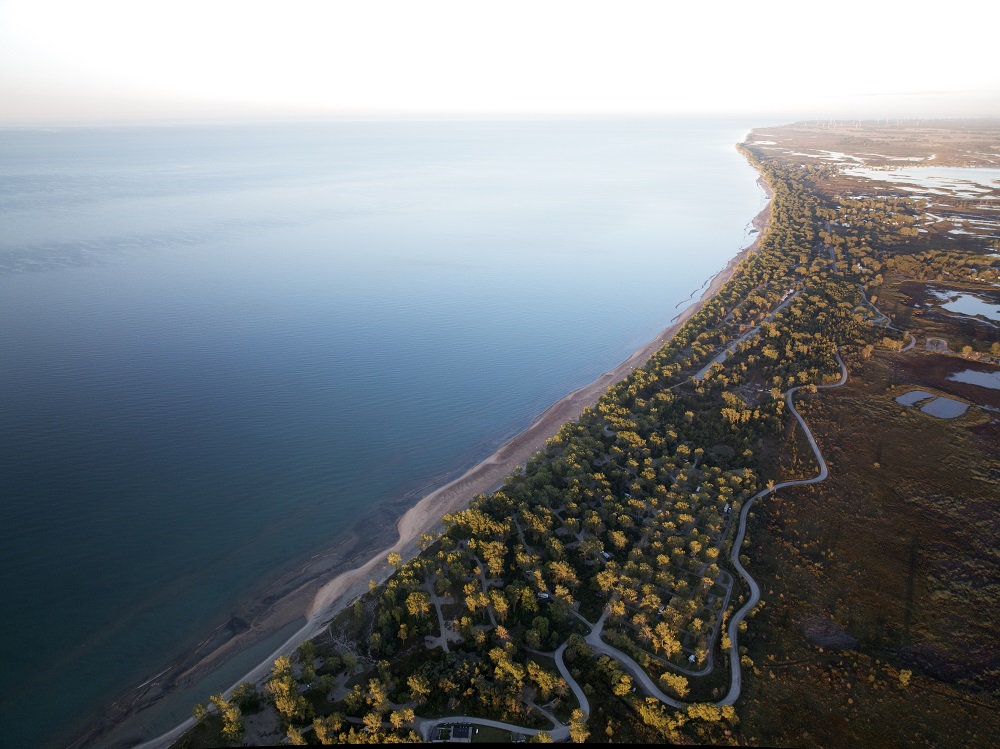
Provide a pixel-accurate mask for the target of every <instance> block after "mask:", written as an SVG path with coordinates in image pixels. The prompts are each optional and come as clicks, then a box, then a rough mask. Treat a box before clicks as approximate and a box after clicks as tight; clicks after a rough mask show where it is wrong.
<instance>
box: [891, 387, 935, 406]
mask: <svg viewBox="0 0 1000 749" xmlns="http://www.w3.org/2000/svg"><path fill="white" fill-rule="evenodd" d="M933 397H934V394H933V393H928V392H925V391H923V390H911V391H910V392H908V393H903V395H901V396H899V397H898V398H896V403H902V404H903V405H904V406H914V405H916V404H917V403H919V402H920V401H923V400H927V399H928V398H933Z"/></svg>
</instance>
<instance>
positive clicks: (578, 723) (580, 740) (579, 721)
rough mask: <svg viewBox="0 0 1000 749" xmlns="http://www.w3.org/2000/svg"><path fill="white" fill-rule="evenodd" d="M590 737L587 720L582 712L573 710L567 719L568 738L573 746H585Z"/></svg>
mask: <svg viewBox="0 0 1000 749" xmlns="http://www.w3.org/2000/svg"><path fill="white" fill-rule="evenodd" d="M589 737H590V729H589V728H587V719H586V718H585V717H584V715H583V711H582V710H574V711H573V715H572V716H570V719H569V738H570V740H571V741H572V742H573V743H574V744H585V743H587V739H588V738H589Z"/></svg>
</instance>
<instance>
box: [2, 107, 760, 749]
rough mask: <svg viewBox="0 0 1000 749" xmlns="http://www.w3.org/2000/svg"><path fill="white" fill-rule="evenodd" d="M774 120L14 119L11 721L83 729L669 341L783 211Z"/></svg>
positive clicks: (7, 410) (8, 571)
mask: <svg viewBox="0 0 1000 749" xmlns="http://www.w3.org/2000/svg"><path fill="white" fill-rule="evenodd" d="M746 129H747V128H746V126H744V125H743V124H742V123H734V122H692V121H660V120H631V121H629V120H603V121H600V120H589V121H569V120H567V121H544V122H526V121H509V122H367V123H366V122H342V123H335V124H297V125H289V124H285V125H240V126H236V125H227V126H222V125H218V126H199V127H182V126H175V127H105V128H92V129H86V128H83V129H70V128H67V129H54V130H3V131H0V227H2V231H0V518H2V520H0V594H2V600H3V602H4V616H3V635H2V637H0V662H2V663H3V664H4V667H3V672H4V678H3V679H2V680H0V723H2V724H3V725H4V737H5V740H9V741H11V742H13V744H12V745H15V746H24V745H29V744H35V743H37V742H38V741H39V740H41V741H43V742H44V743H48V744H51V745H60V744H64V743H66V742H67V740H69V739H71V738H72V736H73V735H74V732H75V731H78V730H79V729H80V726H81V725H83V724H84V723H86V722H87V720H88V719H90V718H91V717H92V716H94V715H95V714H97V712H98V710H99V709H100V708H101V706H102V705H105V704H106V703H108V702H109V701H110V700H112V699H113V698H114V697H115V696H116V695H117V694H119V693H120V692H122V691H123V690H124V689H126V688H128V687H130V686H134V685H136V684H138V683H140V682H143V681H145V680H146V679H148V678H150V677H151V676H153V675H154V674H156V673H158V672H159V671H161V670H163V669H164V668H165V667H166V666H167V665H168V664H169V663H170V662H171V660H172V659H174V658H176V657H177V655H178V654H179V653H181V652H183V651H184V650H185V649H186V648H189V647H191V646H192V645H193V644H195V643H197V642H198V641H200V640H201V639H203V638H204V637H205V636H206V635H207V634H208V633H209V632H210V631H211V630H212V629H213V628H215V627H217V626H218V625H219V624H220V623H223V622H225V621H227V620H228V618H229V617H230V616H231V615H232V614H233V612H235V611H238V610H239V607H240V606H241V605H242V604H243V603H245V602H246V601H247V599H248V598H249V597H252V596H254V595H257V594H259V592H260V591H261V590H262V588H263V587H264V586H266V585H267V583H268V582H269V581H271V580H273V579H274V577H275V576H276V575H277V574H278V573H279V572H282V571H286V570H288V569H290V568H291V567H293V566H294V565H296V564H297V563H301V561H302V560H303V559H306V558H308V557H310V556H311V555H313V554H315V553H317V552H318V551H320V550H323V549H326V548H328V547H331V546H334V545H338V544H341V545H342V546H343V547H344V555H345V556H344V559H348V558H350V554H351V553H352V552H357V551H358V550H359V549H361V548H362V547H363V546H364V545H365V544H368V545H370V544H371V543H374V542H376V541H379V540H380V539H381V540H383V541H388V540H390V539H389V538H388V537H380V536H378V532H377V531H376V529H378V528H387V527H389V528H391V527H392V524H393V522H394V519H395V518H396V517H398V515H399V514H401V513H402V511H403V510H405V508H406V507H407V506H408V505H409V504H412V502H413V501H415V499H416V497H415V496H414V494H413V493H414V491H415V490H418V489H421V488H427V487H429V486H430V485H432V484H433V483H435V482H439V481H441V480H442V479H443V478H445V477H447V476H449V475H452V474H454V473H456V472H459V471H461V470H464V469H465V468H467V467H469V466H470V465H471V464H472V463H474V462H475V461H477V460H478V459H480V458H482V457H485V456H486V455H488V454H489V453H491V452H492V451H493V450H494V449H495V448H496V447H497V446H498V445H499V444H501V443H502V442H503V441H504V440H506V439H507V438H509V437H510V436H512V435H513V434H515V433H517V432H518V431H520V430H521V429H523V428H524V427H525V426H527V424H528V423H529V422H530V421H531V419H532V418H533V417H534V416H535V415H537V414H538V413H540V412H541V411H542V410H544V408H545V407H546V406H548V405H549V404H550V403H552V402H553V401H555V400H556V399H558V398H559V397H560V396H562V395H564V394H565V393H567V392H568V391H570V390H572V389H574V388H576V387H578V386H580V385H583V384H585V383H587V382H589V381H591V380H592V379H594V378H595V377H596V376H598V375H599V374H600V373H601V372H603V371H604V370H606V369H608V368H610V367H612V366H614V365H615V364H616V363H618V362H619V361H621V360H623V359H624V358H626V357H627V356H628V355H629V354H630V353H631V352H632V351H633V350H635V349H636V348H638V347H639V346H641V345H642V344H644V343H645V342H647V341H649V340H651V339H652V338H653V336H654V335H655V334H656V333H657V332H658V331H659V330H661V329H662V328H664V327H665V326H666V325H667V324H668V323H669V321H670V319H671V318H672V317H673V316H674V315H675V314H676V313H677V312H678V311H679V309H678V308H677V306H678V304H681V306H683V304H682V303H683V302H684V300H685V299H687V298H688V297H689V296H690V295H691V293H692V292H693V291H695V290H697V289H699V287H701V286H702V284H703V283H704V282H705V281H706V279H708V278H709V277H710V276H712V275H713V274H714V273H716V272H717V271H718V270H719V269H720V268H721V267H722V266H723V265H724V264H725V263H726V262H727V261H728V260H729V258H730V257H732V256H733V255H734V254H735V253H736V252H737V250H738V249H739V248H740V247H741V246H742V245H743V244H744V243H745V240H746V235H745V230H746V227H747V224H748V222H749V221H750V219H751V218H752V217H753V216H754V215H755V214H756V213H757V211H758V210H759V209H760V208H761V206H762V194H761V192H760V190H759V188H758V187H757V186H756V185H755V179H756V174H755V173H754V172H753V170H752V169H751V168H750V167H749V166H748V165H747V164H746V163H745V162H744V161H743V159H742V158H741V157H740V156H739V154H738V153H737V152H736V150H735V149H734V144H735V143H736V142H737V141H739V140H740V139H741V138H742V136H743V135H744V133H745V132H746ZM244 670H245V669H244ZM219 678H221V679H230V681H231V680H232V678H233V677H232V675H229V676H225V677H219ZM225 686H228V682H227V683H207V684H204V685H202V687H201V688H200V691H199V690H196V691H197V695H198V698H199V699H200V700H204V699H205V697H206V696H207V695H208V694H209V691H210V690H211V691H219V690H220V689H221V688H223V687H225ZM191 701H193V700H191ZM191 701H188V700H187V699H186V698H185V700H183V701H182V702H183V704H181V705H180V706H179V707H176V708H175V709H174V710H173V712H169V711H167V712H161V714H160V715H159V716H158V717H156V718H155V719H154V720H151V721H147V724H145V725H144V726H143V728H142V730H144V731H146V732H147V737H148V736H151V735H152V734H153V733H154V732H156V731H159V730H163V729H166V728H169V727H170V726H171V725H172V724H173V723H174V722H176V721H177V720H179V719H182V718H184V717H187V716H188V715H190V704H191Z"/></svg>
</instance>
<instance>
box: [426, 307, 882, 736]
mask: <svg viewBox="0 0 1000 749" xmlns="http://www.w3.org/2000/svg"><path fill="white" fill-rule="evenodd" d="M866 301H867V300H866ZM869 304H870V302H869ZM834 356H835V357H836V359H837V364H839V365H840V379H839V380H838V381H837V382H835V383H832V384H830V385H817V386H816V387H817V388H823V389H826V388H835V387H841V386H842V385H845V384H846V383H847V365H845V364H844V360H843V359H842V358H841V357H840V352H839V351H837V352H835V353H834ZM803 387H809V386H808V385H799V386H796V387H793V388H791V389H790V390H789V391H788V392H787V393H785V401H786V402H787V403H788V407H789V409H790V410H791V412H792V415H793V416H794V417H795V418H796V420H797V421H798V422H799V425H800V426H801V427H802V429H803V431H804V432H805V435H806V439H808V440H809V446H810V447H811V448H812V451H813V454H814V455H815V456H816V462H817V464H818V465H819V473H818V474H817V475H816V476H814V477H813V478H810V479H796V480H794V481H782V482H781V483H780V484H775V485H774V486H772V487H769V488H767V489H764V490H762V491H760V492H758V493H757V494H755V495H754V496H753V497H751V498H750V499H749V500H747V502H746V503H745V504H744V505H743V507H742V509H741V510H740V524H739V528H737V530H736V538H735V540H734V541H733V548H732V552H731V555H730V558H731V560H732V562H733V566H734V567H735V568H736V570H737V571H738V572H739V573H740V576H741V577H742V578H743V579H744V580H745V581H746V583H747V586H748V587H749V588H750V598H749V600H747V602H746V603H745V604H743V607H742V608H741V609H740V610H739V611H737V612H736V613H735V614H734V615H733V617H732V619H730V620H729V641H730V648H729V666H730V674H731V678H730V684H729V692H727V693H726V696H725V697H723V698H722V699H721V700H719V701H718V702H716V703H715V705H716V706H717V707H723V706H725V705H733V704H735V703H736V700H738V699H739V697H740V692H741V691H742V688H743V672H742V670H741V668H740V653H739V626H740V622H742V621H743V620H744V619H745V618H746V616H747V614H749V613H750V611H752V610H753V608H754V606H756V605H757V604H758V603H759V602H760V586H759V585H758V584H757V581H756V580H754V579H753V577H751V576H750V573H749V572H747V570H746V568H745V567H744V566H743V564H742V562H740V549H741V548H742V546H743V539H744V538H745V537H746V528H747V517H748V516H749V514H750V508H751V507H752V506H753V504H754V502H756V501H757V500H758V499H761V498H762V497H766V496H767V495H768V494H771V493H772V492H776V491H778V490H779V489H786V488H788V487H789V486H802V485H804V484H818V483H819V482H820V481H823V480H825V479H826V477H827V475H829V470H828V468H827V465H826V460H825V459H824V458H823V453H821V452H820V449H819V446H818V445H817V444H816V438H815V437H813V433H812V432H811V431H810V429H809V425H808V424H806V420H805V419H804V418H802V414H800V413H799V412H798V411H797V410H796V408H795V403H794V400H793V397H794V395H795V393H796V392H797V391H798V390H800V389H801V388H803ZM573 613H574V614H575V615H576V617H577V618H578V619H580V621H582V622H584V623H585V624H586V625H587V626H588V627H590V634H588V635H587V636H586V637H585V638H584V639H585V640H586V642H587V644H588V645H590V647H591V648H593V650H594V651H595V652H598V653H602V654H603V655H607V656H609V657H611V658H614V659H615V660H616V661H618V662H619V663H620V664H621V665H622V667H623V668H624V669H625V670H626V671H628V672H629V673H630V674H631V675H632V677H633V678H634V679H635V680H636V682H637V683H638V684H639V685H640V686H641V687H642V689H643V691H644V692H645V693H646V694H648V695H649V696H651V697H654V698H655V699H657V700H659V701H660V702H663V703H664V704H667V705H670V706H671V707H675V708H679V709H683V708H685V707H687V705H688V703H685V702H681V701H679V700H676V699H674V698H672V697H669V696H668V695H666V694H664V693H663V692H662V691H661V690H660V688H659V687H658V686H657V685H656V682H654V681H653V679H652V678H651V677H650V676H649V674H648V673H646V670H645V669H644V668H642V666H640V665H639V664H638V663H636V662H635V660H634V659H632V658H631V657H630V656H629V655H628V654H626V653H623V652H622V651H621V650H619V649H618V648H616V647H613V646H612V645H609V644H608V643H606V642H604V640H602V639H601V632H602V631H603V630H604V622H605V620H606V619H607V616H608V612H607V611H605V612H604V613H603V614H601V618H600V619H598V620H597V623H596V624H591V623H590V622H588V621H587V620H586V619H584V618H583V617H582V616H580V614H578V613H576V612H575V611H574V612H573ZM566 646H567V643H565V642H564V643H563V644H562V645H560V646H559V648H558V650H556V651H555V660H556V666H557V668H558V669H559V673H560V674H561V675H562V677H563V678H564V679H565V680H566V682H567V683H568V684H569V686H570V689H572V690H573V694H574V695H575V696H576V698H577V700H578V701H579V703H580V708H581V710H582V711H583V714H584V716H586V717H589V716H590V701H589V700H588V699H587V696H586V694H585V693H584V691H583V689H581V688H580V685H579V684H578V683H577V681H576V679H574V678H573V676H572V675H571V674H570V673H569V670H568V669H567V668H566V664H565V663H564V662H563V653H565V652H566ZM446 723H470V724H473V725H482V726H492V727H494V728H500V729H503V730H506V731H513V732H515V733H522V734H527V735H531V736H533V735H535V734H537V733H538V732H539V730H538V729H531V728H521V727H519V726H516V725H513V724H511V723H503V722H501V721H495V720H487V719H485V718H474V717H470V716H455V717H450V718H438V719H436V720H428V721H419V727H420V733H421V735H422V736H423V737H424V740H425V741H426V740H428V736H429V735H430V732H431V731H432V730H433V729H434V728H437V727H438V726H440V725H443V724H446ZM548 733H549V734H550V735H551V736H552V738H553V740H554V741H562V740H565V739H567V738H569V727H568V726H563V725H555V726H554V727H553V729H552V730H551V731H548Z"/></svg>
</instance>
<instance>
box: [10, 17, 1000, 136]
mask: <svg viewBox="0 0 1000 749" xmlns="http://www.w3.org/2000/svg"><path fill="white" fill-rule="evenodd" d="M925 8H932V10H925ZM998 28H1000V3H990V2H981V1H980V0H976V2H964V0H949V1H948V2H943V3H933V4H929V3H921V2H913V0H908V1H907V2H894V1H888V2H887V1H884V0H864V1H863V2H859V1H858V0H838V2H836V3H814V2H808V0H795V1H794V2H786V1H785V0H780V1H774V0H756V1H755V2H749V1H747V0H743V2H738V3H737V2H729V1H728V0H727V1H724V2H723V1H716V2H698V3H694V2H673V1H667V0H660V1H656V2H652V1H648V0H641V1H636V0H605V1H604V2H590V1H589V0H571V1H568V2H565V1H563V0H530V2H522V1H521V0H504V1H503V2H496V1H494V2H483V1H480V0H460V1H451V0H447V1H440V0H406V1H403V2H398V1H395V0H350V1H349V2H339V1H336V0H325V1H323V0H268V1H266V2H265V1H263V0H169V1H165V0H0V125H3V124H8V125H9V124H21V123H46V122H52V123H72V122H116V121H123V122H127V121H157V120H167V121H169V120H200V119H240V118H267V119H273V118H277V119H283V118H301V117H307V118H313V117H315V118H327V117H357V116H362V117H364V116H398V115H419V116H452V115H454V116H467V115H471V116H481V115H500V116H503V115H521V114H529V115H537V114H540V115H572V114H607V115H617V114H664V115H683V116H687V115H695V116H700V115H759V114H765V115H773V116H778V117H787V118H796V119H801V118H811V117H842V118H852V117H865V118H873V117H976V116H992V117H997V116H1000V65H998V64H997V62H996V58H995V49H996V29H998Z"/></svg>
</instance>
